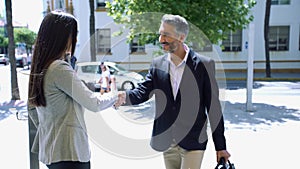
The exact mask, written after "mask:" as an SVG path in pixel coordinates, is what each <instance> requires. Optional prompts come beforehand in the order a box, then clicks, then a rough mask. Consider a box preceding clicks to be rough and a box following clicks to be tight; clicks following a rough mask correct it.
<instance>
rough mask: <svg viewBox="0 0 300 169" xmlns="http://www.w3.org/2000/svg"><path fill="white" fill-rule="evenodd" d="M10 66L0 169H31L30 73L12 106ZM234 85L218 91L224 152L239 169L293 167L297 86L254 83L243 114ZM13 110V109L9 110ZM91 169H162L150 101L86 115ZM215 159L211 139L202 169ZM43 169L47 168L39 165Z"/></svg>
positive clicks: (242, 98) (2, 83) (1, 84)
mask: <svg viewBox="0 0 300 169" xmlns="http://www.w3.org/2000/svg"><path fill="white" fill-rule="evenodd" d="M9 68H10V66H2V65H0V74H1V76H0V94H1V95H0V96H1V97H0V133H1V139H0V150H1V151H0V161H1V163H0V168H15V169H29V148H28V146H29V143H28V126H27V120H17V118H16V115H15V112H16V111H19V112H22V111H26V100H27V90H28V77H29V76H28V73H29V71H28V70H23V69H21V68H18V83H19V88H20V95H21V100H20V101H16V102H11V101H10V92H11V90H10V71H9ZM240 84H241V85H238V84H236V83H235V82H234V81H230V82H229V83H228V85H227V86H228V87H227V88H226V89H225V88H222V89H220V93H221V94H220V99H221V101H222V106H223V109H224V118H225V127H226V132H225V135H226V139H227V149H228V151H229V152H230V154H231V158H230V161H231V162H232V163H234V164H235V166H236V168H238V169H253V168H259V169H263V168H268V169H269V168H274V169H282V168H287V169H288V168H295V167H297V166H298V156H297V152H298V151H300V146H299V143H300V137H299V136H298V134H297V133H298V132H299V131H300V104H299V100H300V82H287V81H286V82H278V81H277V82H267V81H259V82H255V83H254V86H255V87H254V89H253V97H252V98H253V108H254V111H253V112H246V111H245V107H246V104H245V102H246V89H245V87H244V86H243V85H242V84H244V83H242V82H240ZM12 108H15V109H12ZM85 117H86V121H87V127H88V131H89V136H90V139H91V152H92V159H91V165H92V167H91V168H92V169H100V168H108V169H118V168H124V169H140V168H143V169H154V168H155V169H163V168H164V163H163V158H162V155H161V153H157V152H155V151H153V150H151V148H150V146H149V139H150V135H151V127H152V121H153V100H150V101H149V102H146V103H144V104H142V105H140V106H133V107H125V106H123V107H121V108H120V109H118V110H114V109H112V108H110V109H107V110H105V111H102V112H98V113H92V112H86V116H85ZM215 165H216V155H215V151H214V145H213V142H212V138H211V137H209V144H208V147H207V150H206V153H205V156H204V160H203V164H202V169H212V168H214V167H215ZM40 168H41V169H46V167H45V165H44V164H41V163H40Z"/></svg>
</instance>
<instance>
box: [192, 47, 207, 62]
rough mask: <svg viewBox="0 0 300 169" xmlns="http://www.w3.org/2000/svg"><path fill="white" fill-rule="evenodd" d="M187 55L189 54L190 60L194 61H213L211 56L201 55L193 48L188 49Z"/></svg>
mask: <svg viewBox="0 0 300 169" xmlns="http://www.w3.org/2000/svg"><path fill="white" fill-rule="evenodd" d="M189 55H191V58H192V60H193V61H196V62H211V61H213V59H212V58H210V57H208V56H205V55H202V54H200V53H197V52H195V51H193V50H190V53H189Z"/></svg>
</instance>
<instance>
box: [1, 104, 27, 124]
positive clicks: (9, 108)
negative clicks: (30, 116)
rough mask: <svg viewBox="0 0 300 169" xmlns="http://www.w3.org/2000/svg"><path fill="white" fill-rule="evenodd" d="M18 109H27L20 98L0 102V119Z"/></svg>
mask: <svg viewBox="0 0 300 169" xmlns="http://www.w3.org/2000/svg"><path fill="white" fill-rule="evenodd" d="M19 111H27V103H26V102H25V101H21V100H11V101H9V102H3V103H0V121H2V120H4V119H5V118H7V117H9V116H10V115H12V114H15V113H17V112H19Z"/></svg>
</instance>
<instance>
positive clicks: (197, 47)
mask: <svg viewBox="0 0 300 169" xmlns="http://www.w3.org/2000/svg"><path fill="white" fill-rule="evenodd" d="M189 46H190V47H191V48H192V49H193V50H194V51H197V52H211V51H212V50H213V46H212V44H211V43H210V42H209V41H208V40H205V41H202V43H200V42H192V43H190V45H189Z"/></svg>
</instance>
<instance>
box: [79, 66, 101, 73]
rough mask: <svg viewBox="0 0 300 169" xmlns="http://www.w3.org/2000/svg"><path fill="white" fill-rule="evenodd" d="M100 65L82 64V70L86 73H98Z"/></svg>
mask: <svg viewBox="0 0 300 169" xmlns="http://www.w3.org/2000/svg"><path fill="white" fill-rule="evenodd" d="M98 67H99V66H98V65H87V66H82V67H81V70H82V72H84V73H96V72H97V71H98Z"/></svg>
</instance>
